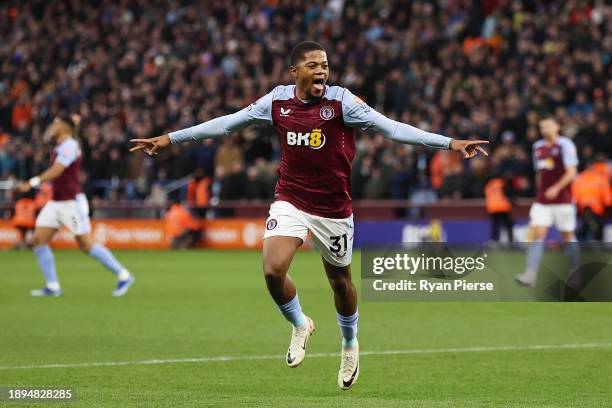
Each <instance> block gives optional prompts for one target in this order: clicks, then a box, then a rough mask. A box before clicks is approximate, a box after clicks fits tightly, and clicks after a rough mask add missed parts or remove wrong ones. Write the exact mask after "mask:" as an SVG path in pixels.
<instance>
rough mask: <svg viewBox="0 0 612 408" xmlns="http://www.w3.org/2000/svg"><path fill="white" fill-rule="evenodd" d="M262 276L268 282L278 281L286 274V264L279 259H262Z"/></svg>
mask: <svg viewBox="0 0 612 408" xmlns="http://www.w3.org/2000/svg"><path fill="white" fill-rule="evenodd" d="M263 270H264V276H265V278H266V281H268V282H270V283H275V282H280V281H282V280H283V279H284V278H285V275H286V274H287V264H286V262H284V261H283V260H281V259H278V258H273V259H264V264H263Z"/></svg>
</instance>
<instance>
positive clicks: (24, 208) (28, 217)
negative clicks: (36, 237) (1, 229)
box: [12, 198, 36, 228]
mask: <svg viewBox="0 0 612 408" xmlns="http://www.w3.org/2000/svg"><path fill="white" fill-rule="evenodd" d="M12 221H13V226H14V227H21V228H34V224H35V223H36V204H35V203H34V200H32V199H31V198H20V199H19V200H17V202H15V213H14V215H13V220H12Z"/></svg>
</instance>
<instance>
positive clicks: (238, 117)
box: [130, 91, 274, 156]
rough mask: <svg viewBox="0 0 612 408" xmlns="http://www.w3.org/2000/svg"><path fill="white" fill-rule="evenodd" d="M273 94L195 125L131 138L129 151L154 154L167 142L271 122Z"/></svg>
mask: <svg viewBox="0 0 612 408" xmlns="http://www.w3.org/2000/svg"><path fill="white" fill-rule="evenodd" d="M273 94H274V91H272V92H270V93H268V94H267V95H265V96H264V97H262V98H260V99H259V100H258V101H256V102H254V103H252V104H250V105H249V106H247V107H246V108H244V109H242V110H240V111H238V112H235V113H232V114H229V115H225V116H220V117H218V118H215V119H211V120H209V121H206V122H204V123H200V124H199V125H196V126H192V127H189V128H186V129H181V130H177V131H176V132H170V133H169V134H166V135H162V136H158V137H154V138H151V139H132V140H130V142H131V143H134V144H135V146H134V147H132V148H131V149H130V152H135V151H138V150H143V151H144V152H145V153H146V154H148V155H149V156H154V155H156V154H157V151H158V150H159V149H161V148H164V147H166V146H168V145H169V144H174V143H181V142H185V141H191V140H202V139H212V138H217V137H222V136H227V135H229V134H230V133H232V132H235V131H238V130H240V129H243V128H245V127H247V126H249V125H252V124H257V123H272V98H273Z"/></svg>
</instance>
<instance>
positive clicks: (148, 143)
mask: <svg viewBox="0 0 612 408" xmlns="http://www.w3.org/2000/svg"><path fill="white" fill-rule="evenodd" d="M130 143H133V144H135V146H134V147H132V148H131V149H130V152H135V151H138V150H144V152H145V153H146V154H148V155H149V156H155V155H157V151H158V150H159V149H161V148H163V147H166V146H168V145H169V144H170V136H168V135H162V136H158V137H153V138H151V139H131V140H130Z"/></svg>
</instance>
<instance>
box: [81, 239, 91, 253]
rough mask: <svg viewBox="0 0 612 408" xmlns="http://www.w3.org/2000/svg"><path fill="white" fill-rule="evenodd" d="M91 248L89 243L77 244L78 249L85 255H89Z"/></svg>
mask: <svg viewBox="0 0 612 408" xmlns="http://www.w3.org/2000/svg"><path fill="white" fill-rule="evenodd" d="M91 247H92V244H91V242H79V249H80V250H81V251H83V252H84V253H85V254H89V253H90V252H91Z"/></svg>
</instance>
